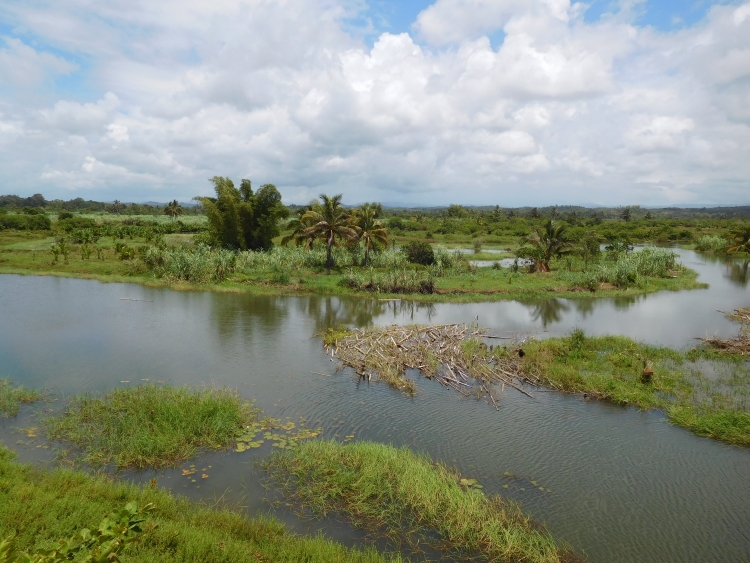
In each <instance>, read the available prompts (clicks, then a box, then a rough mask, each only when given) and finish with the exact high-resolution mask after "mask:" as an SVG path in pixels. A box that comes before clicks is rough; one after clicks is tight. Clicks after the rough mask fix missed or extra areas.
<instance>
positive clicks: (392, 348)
mask: <svg viewBox="0 0 750 563" xmlns="http://www.w3.org/2000/svg"><path fill="white" fill-rule="evenodd" d="M491 338H500V337H497V336H489V335H487V334H486V332H485V331H484V330H483V329H480V328H478V327H476V326H473V325H472V326H471V327H469V326H467V325H465V324H447V325H435V326H391V327H373V328H370V329H366V330H359V329H357V330H354V331H352V332H348V333H346V334H345V335H344V334H342V335H341V338H339V339H337V340H336V341H335V342H330V344H331V355H332V357H333V355H337V356H338V358H339V360H340V361H341V362H342V363H344V364H345V365H347V366H350V367H352V368H354V370H355V371H356V372H357V373H358V374H359V375H360V376H362V377H365V378H367V379H371V378H372V377H373V376H374V377H375V378H377V379H381V380H384V381H386V382H388V384H389V385H391V386H392V387H394V388H396V389H399V390H401V391H404V392H407V393H414V392H415V391H416V388H415V384H414V381H413V380H411V379H408V378H407V377H406V370H407V369H416V370H419V371H420V372H421V374H422V375H424V376H425V377H427V378H430V379H433V378H434V379H436V380H437V381H439V382H440V383H441V384H442V385H444V386H446V387H450V388H452V389H455V390H456V391H458V392H459V393H462V394H463V395H466V396H474V397H476V398H481V397H483V396H487V397H489V398H490V400H491V401H492V404H493V405H495V408H497V403H496V401H495V397H494V396H493V395H492V392H491V390H490V387H491V385H492V384H493V383H500V384H502V389H504V388H505V385H508V386H510V387H513V388H514V389H517V390H518V391H520V392H521V393H524V394H525V395H528V396H529V397H531V395H529V394H528V393H527V392H526V391H524V390H523V389H521V387H520V386H519V385H518V384H517V383H516V382H514V379H518V380H521V379H523V378H522V376H521V374H520V364H519V361H518V358H516V357H515V356H514V355H513V354H512V352H510V351H509V350H508V349H507V348H505V347H501V346H497V347H496V346H494V345H488V344H486V343H485V342H484V340H485V339H491ZM526 381H527V380H526Z"/></svg>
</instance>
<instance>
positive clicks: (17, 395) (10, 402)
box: [0, 379, 44, 416]
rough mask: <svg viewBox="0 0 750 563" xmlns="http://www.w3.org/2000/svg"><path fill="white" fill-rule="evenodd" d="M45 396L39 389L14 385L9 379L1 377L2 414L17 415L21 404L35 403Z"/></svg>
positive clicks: (0, 406) (0, 413)
mask: <svg viewBox="0 0 750 563" xmlns="http://www.w3.org/2000/svg"><path fill="white" fill-rule="evenodd" d="M43 398H44V395H42V394H41V393H40V392H39V391H34V390H33V389H26V388H24V387H23V386H14V385H13V384H12V383H11V382H10V380H8V379H0V416H16V415H17V414H18V409H19V408H20V407H21V404H25V403H35V402H36V401H41V400H42V399H43Z"/></svg>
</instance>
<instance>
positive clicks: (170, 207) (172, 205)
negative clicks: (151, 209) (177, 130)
mask: <svg viewBox="0 0 750 563" xmlns="http://www.w3.org/2000/svg"><path fill="white" fill-rule="evenodd" d="M164 214H165V215H169V216H170V217H171V218H172V220H173V221H174V220H175V219H177V217H178V216H180V215H182V206H181V205H180V204H179V203H178V202H177V200H176V199H175V200H173V201H171V202H169V203H168V204H167V206H166V207H165V208H164Z"/></svg>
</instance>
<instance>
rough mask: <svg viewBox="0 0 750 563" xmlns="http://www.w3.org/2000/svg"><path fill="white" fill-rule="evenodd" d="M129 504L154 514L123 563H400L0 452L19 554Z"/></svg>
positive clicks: (10, 528) (1, 514) (2, 499)
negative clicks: (146, 507) (19, 460)
mask: <svg viewBox="0 0 750 563" xmlns="http://www.w3.org/2000/svg"><path fill="white" fill-rule="evenodd" d="M130 501H136V502H137V503H138V505H139V506H144V505H146V504H147V503H153V504H154V505H155V508H154V510H153V511H152V512H150V513H149V515H148V519H147V521H146V522H144V524H143V535H142V536H141V539H140V541H138V542H136V543H134V544H131V545H130V546H128V549H127V550H126V551H125V552H124V553H123V554H122V557H121V561H123V562H127V563H153V562H155V561H158V562H159V563H178V562H179V563H248V562H253V563H258V562H270V561H273V562H274V563H299V562H302V561H304V562H306V563H385V562H386V561H392V562H393V563H399V562H400V561H401V558H400V557H398V556H394V557H392V558H387V557H384V556H381V555H379V554H378V553H377V552H376V551H375V550H374V549H366V550H358V549H349V548H346V547H344V546H343V545H341V544H338V543H336V542H333V541H331V540H329V539H326V538H324V537H322V536H315V537H304V536H297V535H294V534H290V533H289V532H287V531H286V530H285V529H284V525H283V524H281V523H280V522H279V521H277V520H275V519H272V518H268V517H256V518H252V519H248V518H247V516H246V515H245V514H243V513H242V511H241V510H240V508H239V507H224V508H208V507H206V506H205V505H202V504H199V503H193V502H190V501H188V500H186V499H184V498H179V497H175V496H173V495H171V494H169V493H168V492H167V491H165V490H163V489H158V488H155V487H150V486H149V487H142V486H136V485H132V484H127V483H120V482H117V481H116V480H112V479H107V478H104V477H95V476H91V475H87V474H85V473H83V472H82V471H75V470H71V469H67V468H61V469H55V470H51V471H49V470H44V469H39V468H34V467H31V466H29V465H22V464H20V463H17V462H16V461H14V460H13V454H12V453H11V452H10V451H9V450H7V449H5V448H3V447H2V445H0V538H7V537H9V536H12V537H14V538H15V544H16V546H17V547H18V548H19V549H22V550H24V551H36V550H39V549H50V548H54V547H56V544H57V542H58V541H59V539H60V538H66V537H70V536H72V535H73V534H74V533H76V532H78V531H80V530H81V529H82V528H89V529H96V526H97V524H98V523H99V522H100V521H101V519H102V516H103V515H105V514H107V513H109V512H111V511H113V510H116V509H118V508H120V507H122V506H123V505H124V504H126V503H127V502H130Z"/></svg>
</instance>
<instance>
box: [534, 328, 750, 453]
mask: <svg viewBox="0 0 750 563" xmlns="http://www.w3.org/2000/svg"><path fill="white" fill-rule="evenodd" d="M524 351H525V356H524V358H523V360H522V369H523V371H524V373H525V374H527V375H528V376H530V377H532V378H534V379H536V380H537V381H538V382H539V383H542V384H544V385H547V386H550V387H553V388H555V389H558V390H560V391H564V392H568V393H586V394H588V395H589V396H591V397H592V398H597V399H605V400H609V401H612V402H614V403H618V404H622V405H632V406H637V407H640V408H643V409H652V408H656V409H661V410H664V411H665V412H666V413H667V415H668V416H669V418H670V420H671V421H672V422H673V423H674V424H678V425H680V426H683V427H685V428H688V429H690V430H692V431H693V432H695V433H696V434H698V435H701V436H709V437H711V438H716V439H720V440H724V441H727V442H730V443H733V444H738V445H745V446H750V368H749V367H748V365H747V364H746V363H745V362H744V361H743V360H742V359H741V358H734V357H731V356H720V355H719V354H716V353H715V352H713V351H711V350H710V349H707V348H706V349H693V350H690V351H688V352H679V351H675V350H671V349H669V348H660V347H655V346H648V345H645V344H641V343H638V342H635V341H633V340H631V339H629V338H626V337H623V336H602V337H587V336H585V335H584V334H583V331H581V330H580V329H576V330H574V331H573V332H572V333H571V335H570V336H568V337H564V338H550V339H547V340H540V341H531V342H528V343H527V344H525V345H524ZM644 370H647V371H648V370H652V371H653V373H652V374H650V376H649V377H644Z"/></svg>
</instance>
